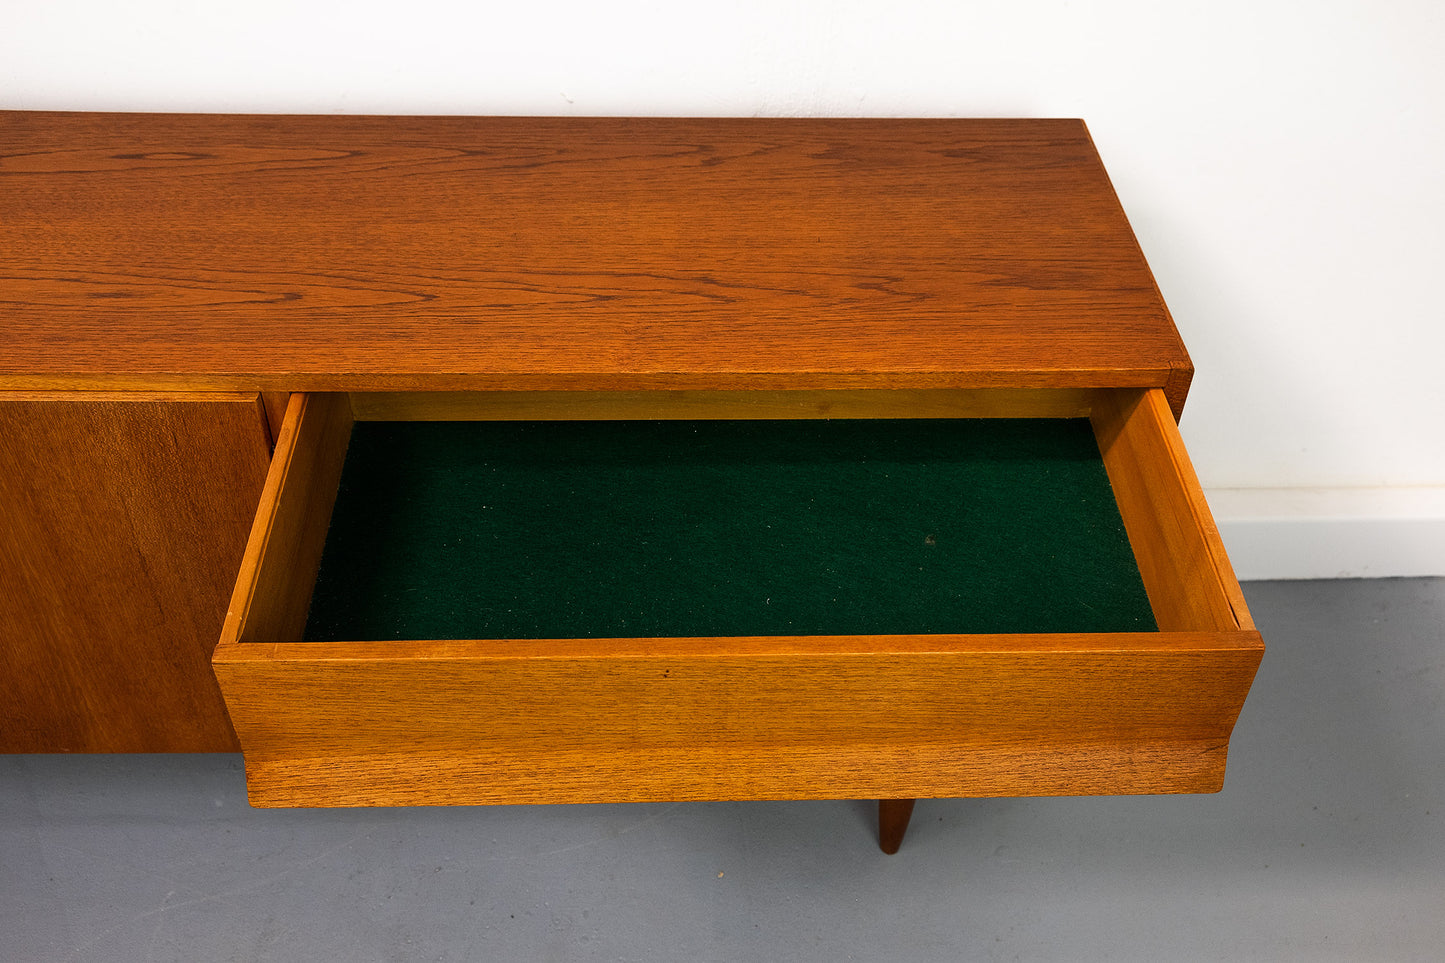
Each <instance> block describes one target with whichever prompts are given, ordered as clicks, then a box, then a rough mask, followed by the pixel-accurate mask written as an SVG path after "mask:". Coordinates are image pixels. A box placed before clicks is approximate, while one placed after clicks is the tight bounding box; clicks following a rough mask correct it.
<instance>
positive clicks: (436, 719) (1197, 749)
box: [216, 632, 1259, 805]
mask: <svg viewBox="0 0 1445 963" xmlns="http://www.w3.org/2000/svg"><path fill="white" fill-rule="evenodd" d="M385 650H389V651H385ZM1258 660H1259V647H1258V636H1257V635H1254V634H1252V633H1245V632H1235V633H1227V634H1219V633H1206V634H1157V633H1156V634H1143V635H1139V636H1137V637H1115V638H1112V639H1109V640H1107V645H1106V646H1105V647H1101V642H1100V640H1099V639H1096V638H1092V637H1087V636H1084V637H1071V636H1002V637H987V636H957V637H933V636H929V637H905V638H844V639H830V638H801V639H792V638H780V639H746V640H737V639H703V640H587V641H566V640H562V641H554V642H527V643H520V642H513V643H501V642H498V643H491V642H480V641H478V642H450V643H420V642H419V643H386V644H382V643H369V644H357V645H351V644H347V643H327V644H321V645H312V644H306V643H290V644H286V643H278V644H244V643H243V644H239V645H235V644H232V645H223V646H221V647H218V649H217V652H216V671H217V674H218V675H219V677H220V679H221V683H222V686H223V688H224V689H225V692H226V698H227V702H228V704H229V705H230V707H231V713H232V717H233V718H234V719H235V721H236V725H237V730H238V732H239V733H240V736H241V741H242V746H243V748H244V750H245V752H246V757H247V771H248V784H249V786H250V794H251V800H252V802H253V804H255V805H400V804H414V803H420V802H424V801H425V802H429V803H438V804H459V803H483V802H490V803H501V802H580V801H588V800H591V801H600V800H625V799H709V798H711V799H732V798H744V799H746V798H757V799H762V798H771V799H777V798H836V797H856V796H870V795H871V796H876V797H897V796H958V795H1031V794H1050V793H1074V792H1079V793H1085V792H1087V793H1101V792H1105V793H1125V792H1208V791H1213V790H1215V789H1217V788H1219V785H1220V781H1221V779H1222V778H1223V772H1224V761H1225V753H1226V748H1227V743H1228V737H1229V732H1230V728H1231V727H1232V725H1233V723H1234V720H1235V718H1236V716H1237V714H1238V712H1239V708H1240V705H1241V704H1242V702H1243V699H1244V694H1245V692H1246V691H1247V690H1248V687H1249V681H1250V679H1251V678H1252V676H1253V674H1254V670H1255V667H1256V665H1257V663H1258Z"/></svg>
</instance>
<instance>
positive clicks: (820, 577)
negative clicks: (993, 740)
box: [306, 420, 1155, 640]
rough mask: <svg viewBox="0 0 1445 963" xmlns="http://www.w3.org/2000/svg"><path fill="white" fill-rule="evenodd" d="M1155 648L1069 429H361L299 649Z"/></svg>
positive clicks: (1128, 557)
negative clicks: (975, 637)
mask: <svg viewBox="0 0 1445 963" xmlns="http://www.w3.org/2000/svg"><path fill="white" fill-rule="evenodd" d="M1154 628H1155V625H1154V620H1153V616H1152V615H1151V614H1150V609H1149V602H1148V599H1147V597H1146V596H1145V594H1144V588H1143V585H1142V583H1141V582H1140V579H1139V573H1138V569H1137V567H1136V565H1135V563H1134V558H1133V555H1132V553H1131V552H1130V550H1129V544H1128V540H1127V538H1126V536H1125V534H1124V530H1123V526H1122V523H1121V522H1120V520H1119V513H1118V509H1117V507H1116V506H1115V504H1114V500H1113V496H1112V493H1111V491H1110V488H1109V481H1108V478H1107V476H1106V475H1105V474H1104V468H1103V464H1102V462H1101V460H1100V458H1099V452H1098V448H1097V445H1096V443H1095V441H1094V436H1093V433H1092V432H1091V431H1090V429H1089V425H1088V423H1087V422H1085V421H1063V420H1038V421H1033V420H1025V421H1020V420H958V421H940V420H907V421H874V420H866V421H696V422H684V421H663V422H644V421H632V422H595V421H594V422H421V423H417V422H409V423H402V422H361V423H358V424H357V425H356V426H355V429H354V430H353V433H352V437H351V447H350V450H349V451H348V453H347V456H346V468H345V472H344V474H343V477H342V482H341V490H340V493H339V495H338V497H337V502H336V511H335V514H334V516H333V518H332V523H331V530H330V533H329V534H328V536H327V543H326V551H325V555H324V557H323V559H322V563H321V571H320V575H319V577H318V580H317V584H316V592H315V596H314V597H313V599H312V603H311V614H310V620H309V623H308V625H307V629H306V638H307V639H308V640H363V639H462V638H466V639H470V638H477V639H487V638H582V637H594V638H605V637H634V636H649V637H664V636H708V635H719V636H728V635H732V636H737V635H822V634H827V635H831V634H847V635H855V634H899V633H939V632H944V633H947V632H1113V631H1152V630H1153V629H1154Z"/></svg>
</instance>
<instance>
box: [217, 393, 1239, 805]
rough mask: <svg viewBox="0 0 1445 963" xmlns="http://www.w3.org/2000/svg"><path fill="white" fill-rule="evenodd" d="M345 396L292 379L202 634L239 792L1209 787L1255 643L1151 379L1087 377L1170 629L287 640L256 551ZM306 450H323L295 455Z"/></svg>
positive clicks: (334, 801)
mask: <svg viewBox="0 0 1445 963" xmlns="http://www.w3.org/2000/svg"><path fill="white" fill-rule="evenodd" d="M1028 400H1030V403H1032V399H1028ZM345 401H346V396H345V395H339V394H338V395H326V396H314V397H313V398H311V399H306V398H302V397H300V396H298V397H295V398H293V399H292V404H291V407H290V409H289V410H288V413H287V418H286V423H285V425H284V426H283V428H282V432H281V437H280V440H279V441H278V445H277V450H276V458H275V459H274V462H273V467H272V471H271V475H270V478H269V479H268V482H267V485H266V489H265V494H264V495H263V497H262V503H261V508H260V512H259V514H258V521H257V525H256V528H255V529H254V530H253V533H252V537H251V543H250V546H249V548H248V550H247V553H246V564H245V565H244V566H243V573H242V580H241V582H240V583H238V585H237V590H236V596H235V598H236V601H235V602H234V603H233V606H232V612H231V615H230V616H229V617H228V619H227V623H226V630H225V633H224V634H223V638H222V641H221V644H220V645H218V646H217V648H216V652H215V656H214V666H215V670H216V674H217V677H218V678H219V679H220V682H221V685H222V688H223V690H224V692H225V695H226V700H227V704H228V705H229V707H230V710H231V714H232V718H233V720H234V721H235V724H236V729H237V732H238V734H239V736H240V739H241V744H242V748H243V751H244V752H245V753H246V765H247V773H248V776H247V783H248V786H249V792H250V794H251V799H252V802H253V803H255V804H256V805H268V806H278V805H282V806H283V805H308V806H329V805H413V804H470V803H484V802H490V803H523V802H584V801H593V802H596V801H604V800H618V801H620V800H644V799H650V800H651V799H737V798H759V799H761V798H823V797H850V796H851V797H859V796H863V797H869V796H872V797H878V798H910V797H918V796H958V795H980V796H982V795H1031V794H1058V793H1064V794H1075V793H1078V794H1084V793H1137V792H1206V791H1213V790H1215V789H1218V788H1219V786H1220V783H1221V780H1222V779H1223V774H1224V763H1225V756H1226V753H1227V747H1228V741H1229V734H1230V732H1231V730H1232V728H1233V726H1234V722H1235V719H1236V718H1237V716H1238V713H1239V710H1240V708H1241V706H1242V705H1243V702H1244V698H1245V695H1246V693H1247V692H1248V691H1249V687H1250V684H1251V682H1252V680H1253V677H1254V673H1255V670H1256V669H1257V667H1258V665H1259V661H1260V658H1261V655H1262V653H1263V646H1262V644H1261V642H1260V637H1259V634H1258V633H1257V632H1255V631H1253V628H1252V625H1250V624H1248V623H1247V614H1246V617H1245V619H1243V620H1237V619H1236V618H1235V617H1234V616H1233V615H1232V614H1231V613H1230V611H1229V607H1228V606H1229V598H1230V593H1229V592H1228V591H1227V590H1226V589H1225V588H1224V587H1223V586H1222V584H1221V583H1222V581H1226V580H1227V581H1229V582H1231V583H1232V582H1233V575H1232V574H1231V573H1229V572H1228V570H1227V568H1226V569H1223V570H1221V569H1220V568H1219V567H1217V566H1216V565H1215V564H1214V562H1213V560H1212V559H1211V558H1210V556H1209V551H1208V548H1207V538H1206V536H1205V534H1204V533H1203V531H1201V530H1200V529H1198V528H1195V529H1194V530H1193V532H1192V535H1190V536H1188V537H1184V536H1183V535H1181V534H1179V532H1178V531H1176V530H1177V529H1181V528H1183V529H1188V528H1190V527H1192V526H1197V525H1200V524H1202V523H1201V522H1200V518H1199V516H1198V515H1197V514H1196V513H1195V512H1194V511H1193V510H1192V509H1191V508H1190V507H1189V505H1190V502H1191V500H1190V495H1189V492H1190V490H1191V489H1190V480H1191V479H1192V477H1193V476H1192V474H1186V473H1185V472H1182V471H1181V470H1180V469H1179V467H1178V463H1177V461H1176V457H1177V453H1175V452H1174V451H1173V449H1172V447H1171V445H1170V444H1169V442H1168V438H1169V437H1170V433H1171V432H1174V423H1173V420H1172V417H1171V416H1170V414H1169V412H1168V409H1167V406H1166V404H1165V402H1164V398H1163V394H1162V392H1159V391H1150V392H1143V393H1141V392H1134V391H1121V392H1118V393H1109V392H1100V393H1099V394H1098V396H1096V397H1095V398H1094V405H1093V412H1094V418H1095V424H1096V427H1097V428H1098V430H1099V431H1100V436H1101V437H1100V440H1101V446H1102V447H1103V448H1104V450H1105V457H1106V461H1112V462H1113V465H1112V467H1110V472H1111V476H1112V475H1114V474H1120V475H1121V476H1122V477H1124V478H1127V479H1132V480H1134V482H1137V485H1136V487H1145V488H1153V489H1157V490H1158V494H1156V496H1154V498H1153V500H1150V499H1147V498H1143V497H1142V496H1141V497H1139V498H1136V499H1135V500H1134V503H1133V504H1132V505H1131V506H1130V508H1129V512H1130V513H1131V514H1133V515H1147V514H1148V513H1150V512H1153V511H1156V510H1158V511H1163V512H1166V513H1167V516H1168V517H1167V522H1166V523H1164V525H1163V527H1162V528H1161V526H1160V525H1157V524H1151V523H1149V522H1147V521H1135V522H1134V523H1133V525H1132V527H1131V528H1130V538H1131V540H1136V541H1137V543H1139V544H1146V545H1147V546H1149V548H1148V550H1147V551H1148V552H1149V553H1151V557H1154V558H1156V559H1157V558H1165V557H1166V556H1167V555H1168V553H1169V552H1171V551H1176V550H1177V551H1180V552H1181V553H1183V554H1185V555H1186V556H1187V557H1186V558H1185V559H1183V560H1182V561H1181V562H1180V563H1179V564H1177V565H1174V566H1173V567H1172V568H1171V567H1169V565H1168V563H1167V561H1161V562H1159V563H1158V564H1156V566H1155V570H1156V571H1155V576H1154V583H1153V584H1150V585H1149V588H1150V592H1151V601H1153V602H1155V608H1156V611H1163V612H1164V613H1165V615H1164V617H1165V618H1168V619H1169V625H1168V630H1167V631H1162V632H1146V633H1093V634H1048V635H1043V634H1034V635H1030V634H1024V635H915V636H842V637H823V636H817V637H768V638H701V639H639V638H631V639H542V640H527V641H518V640H508V639H495V640H455V641H441V640H415V641H399V642H393V641H376V640H356V641H341V642H301V641H299V639H300V634H299V632H292V633H291V634H289V635H288V634H285V628H284V627H285V626H295V625H296V623H297V622H298V621H299V620H300V619H301V618H303V617H304V614H305V599H304V596H303V595H302V594H301V593H300V592H298V591H297V590H296V589H295V586H294V585H288V584H287V582H286V580H285V578H284V577H283V576H282V575H280V574H278V573H284V572H285V571H286V569H287V566H285V565H277V564H275V563H273V562H272V561H271V560H270V559H269V558H268V555H271V554H273V553H274V554H275V555H276V557H278V558H286V557H289V556H295V555H297V554H305V555H306V558H307V560H308V561H307V565H305V566H299V568H300V571H298V572H297V573H296V577H297V578H300V579H304V578H306V577H307V575H308V572H309V571H310V570H313V569H314V563H313V562H312V561H311V554H310V549H304V550H303V549H298V546H303V547H304V546H309V545H312V544H313V543H314V541H315V539H316V537H317V535H316V528H315V527H314V526H306V525H301V524H292V523H283V522H280V521H272V520H284V519H286V518H289V517H295V518H303V517H304V516H305V515H306V514H307V513H306V512H304V511H300V510H298V508H297V506H299V505H302V504H304V503H307V502H310V501H314V500H315V499H317V498H318V497H322V496H318V492H321V493H324V492H325V491H326V490H327V489H329V488H331V487H333V486H334V483H335V482H334V474H335V471H336V469H335V464H336V462H337V461H338V459H339V455H337V454H336V452H337V450H338V449H339V448H341V447H342V445H341V443H340V439H343V438H344V437H345V434H346V427H347V419H348V415H349V412H348V411H347V410H346V409H345V407H344V405H345ZM1174 433H1175V434H1176V435H1177V432H1174ZM1115 436H1119V437H1122V438H1124V439H1125V441H1124V442H1122V443H1121V442H1120V441H1119V440H1118V438H1117V437H1115ZM313 450H314V451H316V452H331V453H332V454H329V455H326V456H325V457H324V458H322V459H320V461H322V462H324V463H326V464H328V465H331V466H332V467H331V468H327V469H325V470H314V469H313V468H308V467H306V466H307V464H309V462H306V459H307V458H310V459H311V461H316V460H317V459H316V458H315V457H313V456H307V455H305V452H306V451H313ZM293 458H294V459H297V461H296V463H295V464H294V465H293V462H292V459H293ZM1186 464H1187V462H1186ZM296 465H300V466H301V467H300V469H298V468H297V467H296ZM1134 482H1131V484H1133V483H1134ZM1196 487H1197V483H1196ZM1156 505H1157V506H1162V507H1158V508H1156ZM1121 507H1122V506H1121ZM1166 530H1167V531H1166ZM1171 533H1172V534H1171ZM1136 551H1139V549H1138V548H1137V547H1136ZM262 583H265V584H267V585H269V588H265V589H264V590H262V589H259V588H257V586H259V585H261V584H262ZM1234 590H1235V591H1237V585H1235V586H1234ZM1156 591H1158V592H1159V593H1160V596H1159V600H1156V599H1155V598H1154V594H1153V593H1154V592H1156ZM1193 596H1200V597H1202V598H1204V599H1205V601H1204V602H1202V603H1197V604H1196V603H1192V602H1190V601H1188V599H1190V598H1191V597H1193ZM252 613H257V614H256V615H255V616H254V617H253V615H252ZM267 613H280V615H279V616H278V617H275V618H273V617H272V616H271V615H269V614H267Z"/></svg>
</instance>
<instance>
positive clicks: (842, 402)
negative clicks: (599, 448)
mask: <svg viewBox="0 0 1445 963" xmlns="http://www.w3.org/2000/svg"><path fill="white" fill-rule="evenodd" d="M1092 399H1093V392H1092V391H1090V390H1085V389H1066V388H1061V389H1052V390H1050V389H1033V390H1030V389H1016V390H1008V389H999V390H994V391H985V390H981V389H946V388H941V389H934V390H924V391H906V390H900V391H885V390H881V389H874V390H852V391H847V390H843V391H632V392H608V391H466V392H448V391H441V392H435V391H433V392H406V393H395V392H378V393H355V394H353V395H352V396H351V407H352V411H353V412H354V413H355V416H356V420H357V421H515V420H534V419H535V420H550V419H556V420H564V419H571V420H597V419H622V420H625V419H639V418H641V419H662V418H675V419H681V418H759V419H762V418H785V419H798V418H1086V417H1088V414H1089V411H1090V405H1091V403H1092Z"/></svg>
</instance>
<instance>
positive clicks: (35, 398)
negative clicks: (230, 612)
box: [0, 393, 270, 752]
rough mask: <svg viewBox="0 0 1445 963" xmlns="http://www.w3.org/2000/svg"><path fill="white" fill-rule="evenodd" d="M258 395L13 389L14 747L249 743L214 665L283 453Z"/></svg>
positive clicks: (4, 737) (3, 721) (8, 670)
mask: <svg viewBox="0 0 1445 963" xmlns="http://www.w3.org/2000/svg"><path fill="white" fill-rule="evenodd" d="M269 447H270V446H269V441H268V431H267V427H266V417H265V412H264V409H263V407H262V405H261V403H260V399H259V398H258V396H257V395H255V394H253V393H249V394H214V395H177V394H149V395H127V396H119V395H103V394H96V393H90V394H88V395H81V394H64V393H61V394H27V395H10V396H5V395H0V751H5V752H199V751H234V750H235V749H236V738H235V735H234V733H233V732H232V730H231V724H230V721H229V719H228V718H227V715H226V709H225V705H224V703H223V702H222V700H221V695H220V692H219V690H218V689H217V687H216V683H215V679H214V677H213V675H212V673H211V670H210V654H211V650H212V648H213V647H214V645H215V640H216V638H217V637H218V636H219V634H220V629H221V623H222V620H223V618H224V616H225V611H226V600H227V598H228V596H229V594H230V589H231V585H232V583H233V582H234V579H235V571H236V567H237V566H238V565H239V563H240V559H241V553H242V551H243V549H244V547H245V543H246V534H247V531H248V530H249V528H250V523H251V518H252V515H253V514H254V511H255V505H256V499H257V497H258V496H259V494H260V491H261V486H262V483H263V482H264V480H265V475H266V469H267V465H268V463H269V460H270V451H269Z"/></svg>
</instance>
